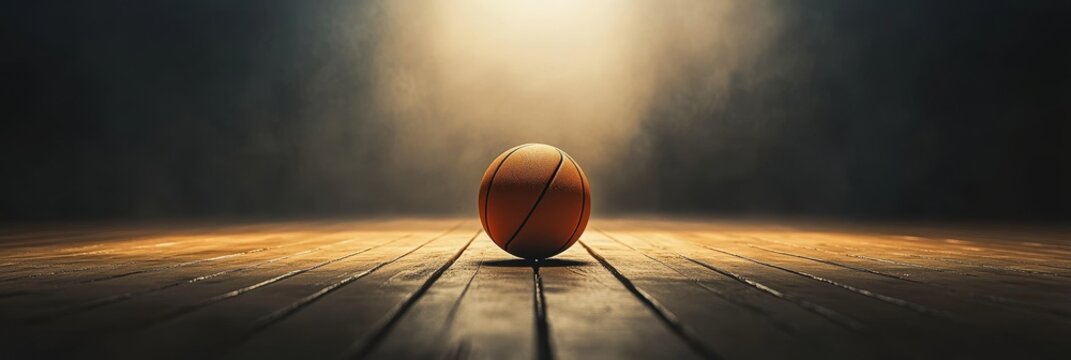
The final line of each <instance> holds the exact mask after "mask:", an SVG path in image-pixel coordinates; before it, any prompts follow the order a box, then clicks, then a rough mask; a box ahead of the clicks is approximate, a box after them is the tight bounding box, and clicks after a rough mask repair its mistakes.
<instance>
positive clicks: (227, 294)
mask: <svg viewBox="0 0 1071 360" xmlns="http://www.w3.org/2000/svg"><path fill="white" fill-rule="evenodd" d="M409 236H410V235H404V236H401V237H399V238H397V239H394V240H391V241H388V242H385V243H382V244H377V245H375V246H371V247H367V248H364V249H362V250H360V251H357V252H354V253H350V254H347V255H345V256H342V257H338V258H334V259H331V260H327V261H324V262H321V263H319V264H316V265H313V266H310V267H307V268H303V269H298V270H292V271H290V272H287V273H285V274H282V275H278V276H276V277H273V278H271V279H268V280H264V281H261V282H258V283H256V284H253V285H249V286H246V287H243V288H239V289H235V290H231V291H228V292H225V293H223V294H219V295H216V296H213V297H210V298H208V299H205V300H203V301H201V302H198V303H195V304H192V305H187V306H184V307H181V308H178V309H175V310H173V311H171V312H168V313H165V314H164V315H161V316H159V317H157V318H155V319H153V320H151V321H149V322H148V323H147V325H146V326H152V325H155V324H158V323H161V322H164V321H167V320H171V319H174V318H177V317H179V316H182V315H184V314H187V313H190V312H193V311H197V310H200V309H202V308H205V307H207V306H209V305H212V304H215V303H218V302H221V301H224V300H228V299H232V298H234V297H237V296H239V295H242V294H245V293H248V292H250V291H253V290H256V289H259V288H261V287H264V286H268V285H271V284H274V283H276V282H279V281H282V280H285V279H288V278H291V277H294V276H297V275H301V274H303V273H306V272H309V271H312V270H316V269H318V268H321V267H324V266H327V265H330V264H332V263H335V262H338V261H342V260H345V259H348V258H350V257H353V256H357V255H360V254H363V253H365V252H368V251H371V250H372V249H375V248H378V247H380V246H383V245H386V244H389V243H392V242H394V241H397V240H401V239H404V238H408V237H409ZM436 238H437V237H435V238H431V239H430V240H428V241H425V242H423V243H421V244H420V245H417V247H416V248H414V249H413V250H412V251H415V250H416V249H419V248H420V247H423V246H424V245H427V244H428V243H430V242H432V241H434V240H435V239H436Z"/></svg>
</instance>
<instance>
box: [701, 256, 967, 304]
mask: <svg viewBox="0 0 1071 360" xmlns="http://www.w3.org/2000/svg"><path fill="white" fill-rule="evenodd" d="M703 247H705V248H707V249H710V250H712V251H716V252H719V253H722V254H725V255H729V256H733V257H737V258H740V259H744V260H747V261H750V262H753V263H756V264H759V265H762V266H766V267H770V268H774V269H778V270H781V271H784V272H788V273H791V274H794V275H798V276H802V277H805V278H808V279H811V280H814V281H818V282H823V283H826V284H829V285H833V286H836V287H839V288H841V289H844V290H847V291H850V292H852V293H855V294H859V295H862V296H865V297H868V298H871V299H876V300H880V301H883V302H886V303H889V304H893V305H896V306H899V307H902V308H905V309H908V310H911V311H914V312H916V313H919V314H922V315H926V316H931V317H935V318H940V319H944V320H950V321H957V319H956V317H955V316H954V315H952V314H949V313H946V312H943V311H939V310H934V309H930V308H928V307H926V306H924V305H921V304H918V303H915V302H911V301H908V300H904V299H900V298H897V297H892V296H888V295H884V294H879V293H876V292H873V291H870V290H867V289H863V288H859V287H855V286H852V285H848V284H844V283H841V282H837V281H833V280H830V279H826V278H823V277H820V276H817V275H813V274H810V273H806V272H803V271H798V270H792V269H789V268H786V267H783V266H779V265H774V264H770V263H767V262H764V261H761V260H756V259H753V258H750V257H747V256H744V255H738V254H734V253H731V252H728V251H723V250H719V249H717V248H714V247H711V246H707V245H703Z"/></svg>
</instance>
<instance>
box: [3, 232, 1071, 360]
mask: <svg viewBox="0 0 1071 360" xmlns="http://www.w3.org/2000/svg"><path fill="white" fill-rule="evenodd" d="M479 226H480V225H479V221H478V220H477V219H376V220H356V221H338V220H332V221H301V222H275V223H236V224H220V223H213V224H204V223H183V224H153V225H150V224H142V225H114V224H113V225H62V224H59V225H50V226H44V225H35V226H7V227H4V228H0V331H2V336H0V358H4V359H14V358H52V357H65V358H69V357H76V358H153V359H156V358H202V357H209V358H217V357H222V358H302V359H305V358H384V359H386V358H391V359H393V358H489V359H508V358H517V359H532V358H537V359H550V358H559V359H627V358H672V359H677V358H723V359H755V358H821V359H827V358H846V359H859V358H889V359H901V358H1016V359H1019V358H1063V359H1068V358H1071V238H1069V237H1068V233H1066V232H1061V231H1055V230H1053V231H1040V230H1037V229H1033V230H1010V229H1002V228H996V227H993V228H976V227H970V228H965V227H958V228H957V227H939V226H906V225H905V226H884V227H881V226H868V227H864V226H846V225H840V226H834V225H828V224H826V225H814V224H808V225H801V224H786V223H741V222H737V223H734V222H725V221H716V220H701V219H690V220H677V221H671V220H656V219H614V220H606V219H603V220H594V221H593V222H592V224H591V226H589V228H588V230H587V232H586V233H584V236H583V237H582V238H581V241H580V242H579V243H578V244H577V245H576V246H573V247H572V248H571V249H569V250H568V251H567V252H565V253H564V254H562V255H559V256H558V257H555V258H554V259H552V260H549V261H545V262H543V263H541V264H532V263H528V262H524V261H520V260H515V259H512V258H511V257H510V256H509V255H508V254H506V253H505V252H503V251H501V250H499V249H498V248H497V247H495V245H494V244H493V243H492V242H491V241H490V239H488V238H487V236H486V235H485V234H484V233H483V232H482V231H481V230H480V228H479Z"/></svg>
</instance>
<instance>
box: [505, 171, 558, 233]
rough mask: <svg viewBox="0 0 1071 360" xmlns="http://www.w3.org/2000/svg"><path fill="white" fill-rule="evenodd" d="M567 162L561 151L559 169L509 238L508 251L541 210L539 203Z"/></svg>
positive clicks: (551, 175)
mask: <svg viewBox="0 0 1071 360" xmlns="http://www.w3.org/2000/svg"><path fill="white" fill-rule="evenodd" d="M564 161H565V156H564V155H562V152H561V150H558V167H556V168H554V173H552V174H550V179H548V180H547V184H546V185H543V191H542V192H540V193H539V197H537V198H536V201H535V203H533V204H532V208H531V209H529V210H528V216H525V217H524V221H521V225H520V226H517V230H516V231H514V232H513V236H510V237H509V240H508V241H506V246H504V248H506V250H507V251H508V250H509V245H510V244H512V243H513V240H514V239H516V238H517V235H519V234H520V233H521V230H523V229H524V225H526V224H528V220H529V219H531V218H532V214H533V213H535V211H536V209H537V208H539V203H540V202H542V201H543V196H545V195H547V190H549V189H550V185H551V184H553V183H554V179H555V178H557V177H558V171H560V170H561V169H562V163H563V162H564Z"/></svg>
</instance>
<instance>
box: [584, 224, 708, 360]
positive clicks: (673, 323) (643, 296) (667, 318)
mask: <svg viewBox="0 0 1071 360" xmlns="http://www.w3.org/2000/svg"><path fill="white" fill-rule="evenodd" d="M577 242H579V243H580V246H583V247H584V249H586V250H587V251H588V254H590V255H591V257H593V258H595V260H596V261H598V262H599V264H600V265H602V267H603V268H604V269H606V271H608V272H610V274H611V275H613V276H614V278H616V279H617V281H618V282H620V283H621V285H624V286H625V289H628V291H629V292H630V293H632V295H633V296H635V297H636V299H637V300H639V301H640V302H641V303H643V305H644V306H646V307H647V308H648V309H649V310H651V312H653V313H654V314H655V316H656V317H657V318H658V319H659V320H661V321H662V323H663V324H665V325H666V327H668V328H669V329H670V331H672V332H673V333H674V334H675V335H677V337H678V338H680V339H681V340H683V341H684V343H685V344H687V345H688V347H690V348H691V349H692V350H693V351H695V352H696V353H697V354H698V355H699V356H701V357H703V358H706V359H722V356H720V355H718V354H717V353H715V352H714V351H713V350H711V349H708V348H707V347H706V345H703V343H702V342H701V341H699V339H698V337H697V336H696V335H695V334H693V333H692V331H691V329H690V328H688V327H687V326H685V325H684V324H683V323H681V322H680V320H678V319H677V316H676V315H674V314H673V313H672V312H670V311H669V309H667V308H666V307H664V306H662V304H661V303H659V302H658V300H656V299H655V298H654V297H652V296H651V295H649V294H647V292H646V291H643V289H640V288H639V287H637V286H636V285H635V284H633V283H632V280H629V278H628V277H626V276H625V275H624V274H621V272H619V271H617V268H615V267H614V266H613V265H610V262H608V261H607V260H606V258H604V257H603V256H602V255H600V254H599V253H598V252H596V251H595V249H592V248H591V247H590V246H588V244H587V243H586V242H584V241H577Z"/></svg>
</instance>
